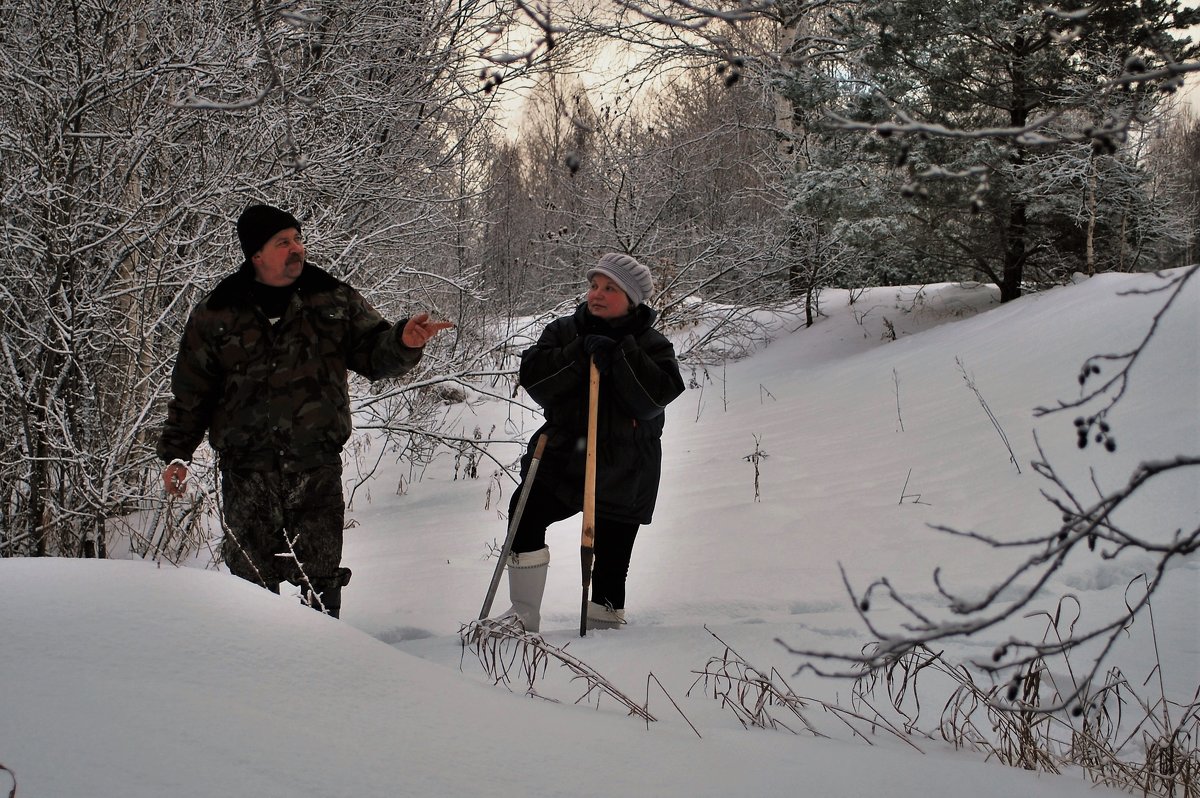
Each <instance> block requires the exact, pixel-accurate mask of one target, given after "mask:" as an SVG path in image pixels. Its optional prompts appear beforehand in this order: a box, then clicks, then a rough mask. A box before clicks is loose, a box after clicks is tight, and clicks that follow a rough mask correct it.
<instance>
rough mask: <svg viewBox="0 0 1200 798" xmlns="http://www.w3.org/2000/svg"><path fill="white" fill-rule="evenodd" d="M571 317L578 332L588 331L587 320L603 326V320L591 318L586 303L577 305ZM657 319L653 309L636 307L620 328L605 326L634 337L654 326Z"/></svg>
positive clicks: (647, 306) (646, 306)
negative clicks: (573, 318)
mask: <svg viewBox="0 0 1200 798" xmlns="http://www.w3.org/2000/svg"><path fill="white" fill-rule="evenodd" d="M573 315H574V317H575V326H576V328H577V329H578V330H579V331H580V332H584V331H586V330H587V329H588V320H589V319H592V320H594V321H595V322H599V323H601V324H605V322H604V320H603V319H599V318H597V317H596V316H593V315H592V314H591V313H590V312H589V311H588V309H587V303H586V302H581V303H579V307H577V308H575V313H574V314H573ZM657 318H658V311H656V310H655V309H654V308H652V307H650V306H649V305H638V306H637V307H636V308H634V309H633V312H632V313H631V314H629V317H628V318H627V320H626V321H625V322H624V323H623V324H621V325H620V326H618V327H612V325H606V326H608V327H609V328H610V329H612V330H613V331H614V332H620V333H621V334H629V335H635V336H636V335H640V334H642V333H643V332H645V331H646V330H648V329H649V328H650V327H652V326H654V321H655V319H657Z"/></svg>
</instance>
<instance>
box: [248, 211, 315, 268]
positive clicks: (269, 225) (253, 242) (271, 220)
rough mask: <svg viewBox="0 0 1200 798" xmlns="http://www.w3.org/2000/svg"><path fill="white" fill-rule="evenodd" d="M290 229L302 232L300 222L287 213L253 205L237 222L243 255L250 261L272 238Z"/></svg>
mask: <svg viewBox="0 0 1200 798" xmlns="http://www.w3.org/2000/svg"><path fill="white" fill-rule="evenodd" d="M289 227H294V228H296V232H297V233H298V232H300V222H298V221H297V220H296V217H295V216H292V215H291V214H290V213H288V212H287V211H281V210H279V209H278V208H274V207H272V206H270V205H251V206H250V207H248V208H246V210H244V211H242V215H241V216H239V217H238V220H237V234H238V241H240V242H241V244H242V253H243V254H244V255H245V256H246V260H250V258H251V256H252V255H254V253H255V252H258V251H259V250H260V249H262V248H263V244H266V243H267V242H268V241H270V240H271V236H273V235H275V234H276V233H278V232H279V231H280V230H287V229H288V228H289Z"/></svg>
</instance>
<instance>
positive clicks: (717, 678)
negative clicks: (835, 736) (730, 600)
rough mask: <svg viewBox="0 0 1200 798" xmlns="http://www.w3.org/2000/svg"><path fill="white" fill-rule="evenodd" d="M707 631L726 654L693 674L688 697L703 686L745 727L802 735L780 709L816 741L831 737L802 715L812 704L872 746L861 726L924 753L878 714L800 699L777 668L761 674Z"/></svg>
mask: <svg viewBox="0 0 1200 798" xmlns="http://www.w3.org/2000/svg"><path fill="white" fill-rule="evenodd" d="M705 631H707V632H708V633H709V634H710V635H712V636H713V638H714V639H715V640H716V641H717V642H719V643H720V644H721V645H722V646H724V647H725V651H724V653H723V654H722V655H721V656H720V657H712V658H710V659H709V661H708V663H707V664H706V665H705V667H704V670H702V671H693V673H696V674H697V678H696V681H695V682H693V683H692V686H691V688H689V690H688V695H691V692H692V690H695V689H696V686H697V685H698V684H701V683H703V685H704V689H705V690H706V691H708V690H711V691H712V697H713V698H714V699H716V700H717V701H719V702H720V703H721V706H722V707H724V708H725V709H728V710H730V711H731V712H732V713H733V714H734V716H735V717H737V719H738V721H739V722H740V723H741V724H742V726H743V727H745V728H758V729H774V730H779V729H786V730H787V731H789V732H791V733H792V734H798V733H799V732H797V731H796V730H795V729H793V728H792V727H791V726H789V725H788V724H787V723H785V722H784V721H783V720H780V719H779V718H778V717H775V715H774V714H773V713H772V712H771V709H772V708H775V707H779V708H782V709H784V710H785V711H786V712H787V713H790V714H791V715H792V716H793V717H794V718H795V719H796V720H798V721H799V722H800V724H801V725H802V726H803V727H804V730H805V731H807V732H808V733H809V734H812V735H813V736H814V737H827V736H828V735H826V734H823V733H822V732H821V731H819V730H818V729H817V727H816V726H815V725H814V724H813V723H811V722H810V721H809V720H808V718H807V717H805V715H804V713H803V711H802V710H805V709H807V708H808V705H809V704H814V705H816V706H819V707H821V709H823V710H824V711H825V712H827V713H829V714H831V715H833V716H834V717H835V718H837V719H838V720H839V721H840V722H841V723H842V724H844V725H845V726H846V728H848V729H849V730H850V731H851V733H853V734H854V735H855V736H856V737H858V738H859V739H861V740H863V741H864V742H866V743H867V744H868V745H873V744H874V743H872V742H871V738H870V736H869V734H868V733H866V732H864V731H862V730H861V729H859V728H858V724H864V725H867V726H870V727H872V729H871V732H872V733H873V732H874V731H875V729H876V728H877V727H883V729H884V730H885V731H887V732H888V733H890V734H893V735H895V736H896V737H897V739H900V740H903V741H904V742H905V743H907V744H908V745H910V746H912V747H913V748H916V750H918V751H920V750H921V749H920V748H918V747H917V746H916V745H915V744H914V743H913V741H912V740H910V739H909V738H908V736H907V735H906V734H904V733H903V732H902V731H901V730H899V729H896V728H895V727H894V726H892V725H891V723H890V722H889V721H887V720H886V719H885V718H883V716H881V715H879V714H878V713H875V716H874V717H870V718H868V717H865V716H863V715H861V714H859V713H857V712H853V711H850V710H847V709H845V708H844V707H839V706H837V705H835V704H830V703H827V702H825V701H821V700H820V699H815V698H805V697H801V696H799V695H797V694H796V692H795V691H794V690H793V689H792V687H791V685H789V684H788V683H787V680H786V679H784V678H783V675H782V674H780V673H779V671H778V670H776V669H775V668H771V670H770V671H769V672H764V671H760V670H758V669H757V668H755V667H754V666H753V665H751V664H750V663H749V662H747V661H746V659H745V658H744V657H742V655H741V654H739V653H737V652H736V651H734V650H733V648H732V647H731V646H730V645H729V644H728V643H726V642H725V641H724V640H722V639H721V638H720V637H718V636H717V635H716V634H714V633H713V632H712V630H711V629H709V628H708V627H705Z"/></svg>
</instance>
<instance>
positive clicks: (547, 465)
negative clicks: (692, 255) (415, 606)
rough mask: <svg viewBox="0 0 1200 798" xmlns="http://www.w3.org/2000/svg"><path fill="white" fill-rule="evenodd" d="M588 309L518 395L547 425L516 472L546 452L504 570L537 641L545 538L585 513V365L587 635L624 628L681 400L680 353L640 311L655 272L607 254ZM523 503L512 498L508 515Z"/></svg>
mask: <svg viewBox="0 0 1200 798" xmlns="http://www.w3.org/2000/svg"><path fill="white" fill-rule="evenodd" d="M587 279H588V292H587V301H586V302H584V303H582V304H581V305H579V307H578V308H576V309H575V312H574V313H572V314H571V315H570V316H564V317H562V318H559V319H556V320H554V321H552V322H551V323H550V324H548V325H547V326H546V329H545V330H544V331H543V332H542V335H541V337H540V338H539V339H538V342H537V343H536V344H535V345H534V346H532V347H530V348H529V349H528V350H526V351H525V352H524V353H523V354H522V355H521V385H522V386H523V387H524V388H525V390H526V392H528V394H529V395H530V397H532V398H533V400H534V401H536V402H537V403H538V404H539V405H540V406H541V407H542V409H543V411H544V414H545V417H546V423H545V424H544V425H542V427H541V429H539V430H538V431H537V433H535V434H534V436H533V439H532V441H531V442H530V450H529V451H528V452H526V454H525V457H524V459H523V460H522V462H521V476H522V479H524V478H525V477H526V475H527V474H528V471H529V465H530V462H531V460H532V457H533V447H534V442H536V441H537V439H538V438H539V437H540V435H541V434H542V433H545V434H546V435H547V438H548V440H547V445H546V450H545V452H544V453H543V455H542V461H541V464H540V465H539V467H538V472H537V478H536V479H535V481H534V484H533V486H532V487H531V489H530V493H529V498H528V499H527V500H526V504H525V510H524V513H523V514H522V516H521V521H520V525H519V526H518V527H517V531H516V536H515V538H514V540H513V547H512V554H511V555H510V557H509V561H508V576H509V596H510V598H511V600H512V604H513V606H512V609H511V610H509V613H510V614H511V613H515V614H516V615H517V616H519V617H520V619H521V621H522V623H523V624H524V626H525V628H526V629H527V630H529V631H538V629H539V627H540V623H541V614H540V612H541V603H542V593H543V591H544V590H545V586H546V568H547V566H548V564H549V562H550V550H549V548H548V547H547V546H546V528H547V527H548V526H549V525H550V524H553V523H554V522H556V521H561V520H563V519H564V518H569V517H570V516H572V515H575V514H576V513H578V512H580V511H581V510H582V509H583V479H584V465H585V459H586V448H587V447H586V443H587V422H588V385H589V360H592V359H594V360H595V363H596V366H597V369H598V371H599V372H600V394H599V415H598V420H597V436H596V440H597V446H596V519H595V520H596V540H595V562H594V566H593V570H592V580H591V585H592V595H591V602H590V603H589V606H588V626H589V628H614V627H617V626H620V625H621V624H623V623H624V622H625V577H626V575H627V574H628V572H629V560H630V555H631V554H632V552H633V541H634V538H635V537H636V535H637V532H638V527H639V526H640V525H642V524H649V523H650V521H651V518H652V516H653V514H654V504H655V501H656V499H657V497H658V483H659V475H660V472H661V470H662V445H661V438H662V431H663V422H664V419H665V413H664V410H665V408H666V406H667V405H668V404H669V403H670V402H671V401H672V400H673V399H675V398H676V397H677V396H679V395H680V394H681V393H683V389H684V384H683V378H682V377H681V376H680V374H679V363H678V361H677V360H676V359H675V349H674V347H673V346H672V345H671V342H670V341H668V340H667V339H666V338H665V337H663V335H662V334H661V333H660V332H658V331H657V330H655V329H654V327H653V324H654V321H655V319H656V318H657V314H656V313H655V312H654V310H652V309H651V308H650V307H648V306H647V305H645V304H644V303H645V300H646V299H647V298H649V296H650V294H651V292H652V291H653V287H654V286H653V280H652V278H651V275H650V270H649V269H648V268H646V267H645V266H644V265H642V264H641V263H639V262H638V261H637V260H635V259H634V258H632V257H630V256H629V255H624V254H620V253H609V254H606V255H604V256H603V257H601V258H600V261H599V262H598V263H597V264H596V265H595V266H593V267H591V268H590V269H588V270H587ZM519 495H520V491H517V492H515V493H514V494H513V501H512V506H511V507H510V508H509V511H510V517H511V513H512V512H514V511H515V509H516V501H517V497H518V496H519Z"/></svg>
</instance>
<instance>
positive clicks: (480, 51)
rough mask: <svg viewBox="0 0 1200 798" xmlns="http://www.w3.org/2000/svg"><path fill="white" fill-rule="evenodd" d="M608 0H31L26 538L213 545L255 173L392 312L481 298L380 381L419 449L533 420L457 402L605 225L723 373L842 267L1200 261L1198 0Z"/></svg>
mask: <svg viewBox="0 0 1200 798" xmlns="http://www.w3.org/2000/svg"><path fill="white" fill-rule="evenodd" d="M584 5H587V6H589V8H587V9H572V8H571V7H569V6H567V5H562V6H558V5H556V6H553V7H550V6H541V5H531V4H528V3H525V2H517V3H516V4H514V5H511V6H510V5H508V4H506V3H503V2H501V3H496V2H483V0H441V1H439V2H433V1H431V0H396V1H392V0H382V1H381V0H371V1H370V2H358V0H351V2H338V3H333V2H327V0H313V1H312V2H296V3H282V4H278V5H275V4H268V3H264V2H261V1H260V0H238V2H232V1H231V0H194V2H190V3H165V2H158V1H157V0H39V1H38V2H32V1H31V0H4V2H3V3H2V4H0V74H2V79H0V190H2V191H3V203H2V205H0V236H2V240H0V275H2V279H0V309H2V311H3V312H0V450H2V451H0V556H23V555H45V554H50V555H65V556H105V555H106V554H108V553H110V551H111V550H112V549H113V547H114V545H115V544H114V538H115V537H122V538H124V537H128V538H129V540H128V541H127V542H126V543H124V544H123V545H127V546H131V547H132V548H133V550H134V551H135V552H138V553H142V554H148V553H153V554H154V555H155V556H160V555H161V556H166V557H168V558H171V557H177V556H184V555H185V554H187V553H189V552H194V551H195V550H200V549H202V547H203V545H204V542H203V541H204V540H205V539H206V533H204V532H203V529H202V527H203V524H202V523H201V521H202V519H203V517H204V516H205V514H206V513H207V512H208V509H209V508H210V507H211V506H212V503H211V502H212V499H211V497H210V496H209V495H208V494H207V493H205V492H204V491H199V492H195V493H194V494H193V497H192V498H191V499H189V500H188V501H186V502H180V501H177V502H175V503H173V504H171V503H167V502H166V501H165V500H164V499H163V498H162V496H161V490H160V488H159V467H160V465H159V464H158V463H157V462H156V461H155V459H154V456H153V444H154V442H155V439H156V435H157V431H158V425H159V424H160V423H161V419H162V416H163V412H164V401H165V397H166V395H167V391H168V387H169V386H168V383H169V378H170V367H171V363H172V362H173V358H174V354H175V349H176V346H177V344H178V340H179V335H180V331H181V329H182V325H183V322H184V320H185V319H186V315H187V313H188V311H189V310H190V308H191V306H192V305H193V304H194V303H195V302H196V301H197V300H198V299H199V298H200V297H201V296H202V295H203V293H204V292H205V291H206V290H207V289H208V288H211V287H212V285H213V284H214V283H215V281H216V280H217V279H218V278H219V277H220V276H221V275H223V274H225V273H227V272H228V271H230V270H231V269H233V268H234V267H235V266H236V265H237V246H236V241H235V237H234V234H233V221H234V219H236V217H237V215H238V213H239V212H240V210H241V209H242V208H243V207H245V205H247V204H248V203H250V202H253V201H260V200H262V201H268V202H271V203H273V204H277V205H281V206H283V207H287V208H289V209H291V210H293V211H294V212H295V213H296V215H297V216H298V217H299V218H301V219H302V220H303V221H304V227H305V230H304V232H305V235H306V238H307V239H308V245H309V256H310V258H312V259H313V261H314V262H316V263H319V264H321V265H322V266H324V267H327V268H329V269H330V270H331V271H332V272H334V273H335V274H336V275H338V276H340V277H342V278H344V279H348V280H350V281H351V282H352V283H354V284H355V285H357V286H359V287H360V288H361V289H362V290H363V291H364V293H365V294H366V295H367V296H368V297H369V298H370V299H371V300H372V301H373V302H374V303H375V304H376V305H377V306H378V307H379V308H380V309H381V310H382V311H383V312H384V313H385V315H388V316H390V317H392V318H395V317H399V316H403V315H405V314H406V313H408V312H410V311H413V310H417V309H424V310H430V311H431V312H433V313H435V314H436V315H438V316H440V317H443V318H448V319H450V320H452V321H454V322H455V323H456V329H455V330H454V332H453V335H449V336H446V339H447V340H445V341H441V340H440V339H439V343H438V344H437V346H436V347H432V348H431V352H430V356H428V357H426V359H425V360H424V361H423V363H422V365H421V367H420V369H419V373H417V374H416V375H415V376H413V377H411V378H410V379H408V380H406V381H405V382H403V383H395V382H385V383H380V384H377V385H373V386H372V385H366V384H365V383H364V384H361V385H359V386H357V395H358V397H359V407H360V410H361V411H362V415H361V416H360V418H361V420H362V421H361V423H360V428H364V427H366V428H372V429H375V430H384V431H385V432H386V433H387V434H388V436H389V441H390V442H391V444H392V446H391V447H390V448H389V452H388V454H387V456H389V457H392V456H397V455H403V456H405V457H407V458H409V459H411V460H412V462H414V463H417V464H419V463H421V462H423V461H425V460H427V459H428V457H429V456H430V455H431V453H432V451H433V450H434V448H435V447H439V446H449V447H452V448H454V449H456V450H457V451H460V452H462V453H463V456H464V457H465V458H466V460H467V461H468V462H471V463H475V462H476V461H477V460H478V459H479V458H481V457H485V456H486V449H487V443H488V441H489V440H491V439H493V438H503V437H505V436H506V435H507V434H508V433H507V432H506V431H504V430H492V431H488V430H482V431H474V432H472V431H469V430H468V431H464V430H461V429H460V430H454V429H447V428H441V427H440V426H439V421H438V419H439V418H440V417H441V415H440V414H439V412H438V408H439V406H440V405H441V404H442V403H443V402H445V401H447V400H448V399H452V398H453V397H454V396H456V395H459V396H461V395H462V392H461V391H459V390H456V389H457V388H459V387H469V388H470V389H471V390H472V391H473V392H479V393H484V394H489V395H492V396H496V397H511V396H512V395H513V393H514V386H513V380H514V373H513V371H514V366H513V359H512V355H513V353H514V352H517V351H519V350H520V348H521V347H522V346H523V345H524V344H525V343H526V341H527V338H528V336H529V334H530V333H529V330H528V329H527V328H524V327H522V324H521V322H520V321H519V320H520V319H531V318H532V319H536V318H538V317H539V316H541V315H544V314H547V313H550V312H552V311H554V310H555V309H556V308H557V309H559V310H561V309H562V307H564V303H569V302H571V301H573V300H574V299H575V298H576V297H577V295H578V292H579V290H580V287H581V272H582V268H583V266H584V264H586V263H589V262H591V261H593V260H594V259H595V257H596V256H597V255H598V254H599V253H601V252H603V251H606V250H618V251H628V252H632V253H634V254H636V255H637V257H639V258H640V259H642V260H644V261H645V262H646V263H647V264H649V265H650V266H651V267H652V269H653V270H654V272H655V275H656V279H657V283H658V289H659V293H658V296H657V298H656V300H655V304H656V306H657V307H658V308H660V309H661V312H662V323H663V325H665V326H666V327H668V328H669V327H672V326H675V327H677V328H678V327H681V326H683V325H685V324H688V323H690V322H693V321H696V320H697V316H698V315H699V314H708V316H709V317H710V318H709V319H708V321H709V322H710V323H709V324H707V325H705V327H704V329H706V330H707V329H712V330H713V332H712V333H711V334H708V335H706V336H705V337H704V338H703V339H694V340H692V341H691V342H690V343H689V344H687V345H685V346H684V347H683V348H682V350H681V355H682V356H683V358H684V361H685V364H688V365H690V366H692V367H693V370H696V369H699V370H700V371H701V373H702V369H703V366H704V365H705V364H706V363H710V362H714V361H716V360H719V359H720V358H722V357H727V356H731V355H736V353H737V348H738V342H739V341H744V340H745V337H746V336H752V335H753V334H754V331H753V329H747V328H746V327H744V326H743V322H742V318H743V317H742V315H741V314H739V309H740V308H747V307H762V306H769V305H778V304H782V303H785V302H794V301H796V300H801V307H803V308H806V309H807V320H808V322H809V323H811V322H812V321H813V320H814V319H815V316H816V314H817V313H818V312H819V298H820V289H822V288H824V287H832V286H836V287H858V286H867V285H889V284H911V283H922V282H930V281H947V280H978V281H984V282H989V283H995V284H996V285H997V286H999V289H1000V294H1001V297H1002V299H1004V300H1010V299H1013V298H1016V297H1017V296H1019V295H1020V294H1021V292H1022V291H1023V290H1029V289H1030V288H1037V287H1041V286H1047V285H1053V284H1056V283H1060V282H1062V281H1064V280H1065V279H1067V278H1068V277H1069V276H1070V275H1071V274H1072V273H1074V272H1084V273H1089V274H1090V273H1095V272H1097V271H1104V270H1121V271H1150V270H1156V269H1161V268H1167V267H1173V266H1179V265H1184V264H1187V263H1190V262H1192V261H1193V260H1194V258H1195V252H1194V249H1195V247H1196V245H1197V235H1198V230H1197V227H1198V223H1200V216H1198V215H1197V210H1198V203H1200V171H1198V168H1197V156H1198V155H1200V123H1198V122H1197V120H1196V119H1194V118H1193V117H1191V116H1189V115H1188V114H1187V113H1185V112H1184V111H1183V110H1181V108H1180V105H1179V102H1178V97H1179V89H1181V88H1182V86H1183V78H1184V76H1185V75H1186V74H1188V73H1190V72H1192V71H1195V70H1197V69H1198V68H1200V64H1197V62H1196V60H1195V57H1196V55H1197V48H1196V45H1194V44H1193V43H1192V42H1191V40H1190V39H1189V38H1187V36H1186V35H1185V34H1184V30H1183V29H1184V28H1186V27H1188V26H1191V25H1193V24H1197V23H1200V12H1198V11H1196V10H1185V9H1183V8H1182V4H1181V3H1179V2H1165V1H1161V0H1145V2H1141V3H1132V2H1100V3H1092V4H1090V5H1087V6H1086V7H1085V6H1084V4H1082V3H1074V2H1073V3H1066V4H1062V5H1058V6H1055V7H1051V8H1047V7H1045V6H1044V5H1041V4H1037V3H1027V2H1021V1H1020V0H999V2H998V1H997V0H961V1H959V0H953V1H952V2H946V0H828V1H822V0H813V1H812V2H805V1H804V0H780V1H779V2H768V1H764V2H755V0H751V1H750V2H728V3H718V4H713V5H707V6H705V5H697V4H695V3H691V2H688V3H684V2H674V1H673V0H655V2H653V3H652V4H641V3H635V2H629V1H627V0H610V1H609V2H607V3H605V4H602V5H600V6H598V7H596V8H591V7H590V6H591V5H592V4H584ZM551 12H552V13H551ZM614 54H616V55H617V56H618V63H621V64H622V65H623V66H622V67H621V68H620V69H614V68H609V69H608V70H607V71H606V72H605V73H604V74H606V75H608V77H607V78H606V79H605V80H602V81H601V80H597V79H595V78H589V79H588V80H586V81H585V80H584V77H585V76H586V75H587V72H588V70H589V68H591V67H592V65H594V64H595V63H597V59H599V62H601V63H607V62H610V61H612V59H613V58H614ZM518 102H519V103H520V105H519V107H520V109H521V111H522V121H521V127H520V132H519V135H516V136H513V135H511V132H510V131H507V130H506V129H505V126H504V123H505V122H506V121H507V122H508V123H510V124H511V119H512V116H513V113H514V112H513V109H514V107H517V103H518ZM696 299H699V300H703V301H699V302H698V301H695V300H696ZM356 456H358V457H359V458H360V459H361V460H362V461H363V462H364V463H365V466H364V470H367V471H369V468H370V462H371V458H377V457H379V456H383V455H382V454H381V453H380V452H378V451H376V452H367V453H362V452H359V453H357V455H356ZM201 459H202V458H201V457H200V456H199V455H198V462H197V466H198V467H197V469H196V471H197V472H198V473H197V474H196V476H197V477H198V481H199V482H200V483H201V484H209V485H211V482H212V480H211V479H210V478H209V477H208V476H206V475H205V473H204V471H203V467H204V466H205V463H203V462H200V460H201ZM209 465H211V464H209ZM508 465H511V464H510V463H498V464H497V466H508ZM134 510H146V511H149V512H148V513H147V514H143V517H146V516H147V515H148V517H150V518H151V522H150V524H149V526H148V527H147V526H139V527H138V528H137V529H134V528H133V527H125V526H123V525H122V523H121V519H122V518H125V517H127V516H128V515H129V514H130V513H131V512H132V511H134Z"/></svg>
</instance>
